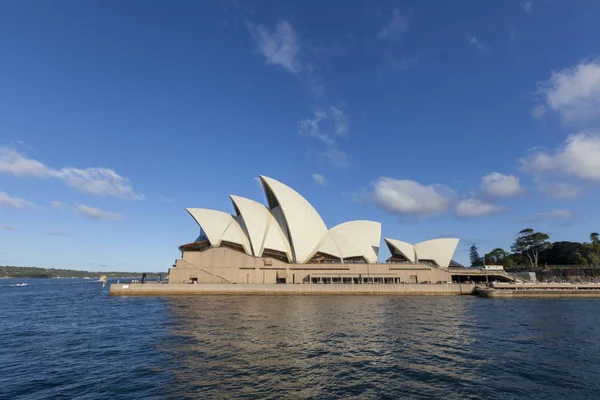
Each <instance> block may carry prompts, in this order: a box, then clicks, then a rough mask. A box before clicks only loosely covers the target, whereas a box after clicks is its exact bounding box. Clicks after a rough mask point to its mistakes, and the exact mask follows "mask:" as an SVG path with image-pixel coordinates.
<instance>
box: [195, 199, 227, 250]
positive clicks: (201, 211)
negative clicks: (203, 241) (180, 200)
mask: <svg viewBox="0 0 600 400" xmlns="http://www.w3.org/2000/svg"><path fill="white" fill-rule="evenodd" d="M185 210H186V211H187V212H188V213H189V214H190V215H191V216H192V218H194V219H195V220H196V222H197V223H198V225H200V228H202V230H203V231H204V233H206V237H207V238H208V241H209V242H210V244H211V245H212V246H215V247H217V246H219V245H220V244H221V236H223V233H225V230H226V229H227V227H228V226H229V224H230V223H231V220H232V219H233V215H231V214H229V213H226V212H223V211H217V210H209V209H207V208H186V209H185Z"/></svg>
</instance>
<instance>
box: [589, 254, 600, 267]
mask: <svg viewBox="0 0 600 400" xmlns="http://www.w3.org/2000/svg"><path fill="white" fill-rule="evenodd" d="M586 258H587V260H588V261H589V263H590V264H592V265H594V266H597V265H598V264H600V256H599V255H598V254H596V253H588V254H587V255H586Z"/></svg>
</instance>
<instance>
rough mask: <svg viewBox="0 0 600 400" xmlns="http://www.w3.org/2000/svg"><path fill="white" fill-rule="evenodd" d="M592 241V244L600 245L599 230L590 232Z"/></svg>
mask: <svg viewBox="0 0 600 400" xmlns="http://www.w3.org/2000/svg"><path fill="white" fill-rule="evenodd" d="M590 243H591V244H592V246H597V245H600V237H599V234H598V232H592V233H590Z"/></svg>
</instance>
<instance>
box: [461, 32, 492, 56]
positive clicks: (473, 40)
mask: <svg viewBox="0 0 600 400" xmlns="http://www.w3.org/2000/svg"><path fill="white" fill-rule="evenodd" d="M467 40H468V41H469V44H470V45H471V46H473V47H475V48H476V49H477V51H479V52H480V53H482V54H487V53H489V51H490V47H489V46H486V45H485V44H483V43H481V42H480V41H479V39H477V38H476V37H475V36H473V35H468V36H467Z"/></svg>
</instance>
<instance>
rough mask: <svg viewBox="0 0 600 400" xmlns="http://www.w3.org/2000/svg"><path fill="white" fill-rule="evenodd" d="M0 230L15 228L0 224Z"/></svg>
mask: <svg viewBox="0 0 600 400" xmlns="http://www.w3.org/2000/svg"><path fill="white" fill-rule="evenodd" d="M0 230H3V231H8V232H15V231H16V230H17V229H16V228H13V227H12V226H8V225H2V224H0Z"/></svg>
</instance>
